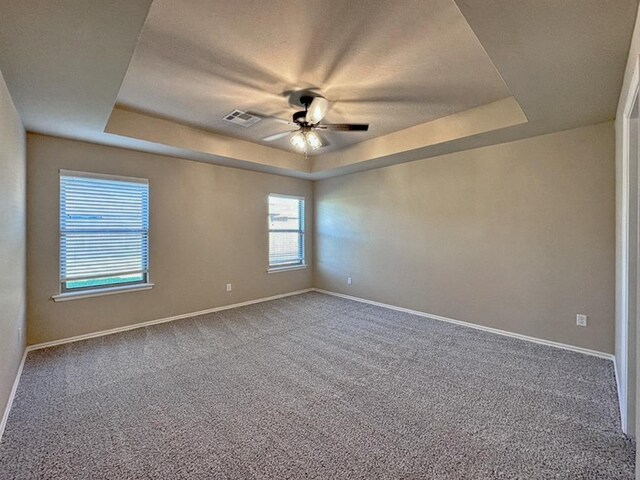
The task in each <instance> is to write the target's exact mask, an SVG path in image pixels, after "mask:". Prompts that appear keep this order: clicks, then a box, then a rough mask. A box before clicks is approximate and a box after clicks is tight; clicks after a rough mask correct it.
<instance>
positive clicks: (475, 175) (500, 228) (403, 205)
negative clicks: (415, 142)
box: [314, 122, 615, 353]
mask: <svg viewBox="0 0 640 480" xmlns="http://www.w3.org/2000/svg"><path fill="white" fill-rule="evenodd" d="M314 197H315V204H316V224H315V242H314V244H315V260H316V266H315V270H314V275H315V277H314V285H315V286H316V287H319V288H323V289H327V290H331V291H335V292H341V293H344V294H349V295H354V296H357V297H363V298H366V299H370V300H375V301H379V302H384V303H388V304H393V305H397V306H402V307H406V308H411V309H415V310H419V311H423V312H428V313H432V314H436V315H442V316H445V317H450V318H454V319H458V320H463V321H467V322H473V323H477V324H481V325H486V326H489V327H494V328H499V329H504V330H508V331H510V332H516V333H520V334H524V335H530V336H534V337H539V338H543V339H548V340H552V341H557V342H562V343H567V344H571V345H576V346H580V347H586V348H590V349H594V350H598V351H602V352H607V353H610V352H613V349H614V242H615V237H614V131H613V123H611V122H610V123H604V124H600V125H594V126H589V127H584V128H579V129H575V130H570V131H565V132H560V133H554V134H550V135H545V136H540V137H535V138H530V139H525V140H520V141H516V142H512V143H506V144H502V145H495V146H490V147H484V148H479V149H475V150H470V151H465V152H459V153H455V154H450V155H444V156H441V157H436V158H431V159H426V160H421V161H417V162H412V163H407V164H402V165H396V166H392V167H387V168H382V169H378V170H372V171H368V172H363V173H356V174H352V175H347V176H343V177H337V178H332V179H328V180H323V181H320V182H317V183H316V184H315V185H314ZM347 276H352V277H353V284H352V285H350V286H349V285H347V282H346V279H347ZM577 313H583V314H586V315H588V316H589V326H588V327H586V328H581V327H577V326H576V324H575V323H576V314H577Z"/></svg>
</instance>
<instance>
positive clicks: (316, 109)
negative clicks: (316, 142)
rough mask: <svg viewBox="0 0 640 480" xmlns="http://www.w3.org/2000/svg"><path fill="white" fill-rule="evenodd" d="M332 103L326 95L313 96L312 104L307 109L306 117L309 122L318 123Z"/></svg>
mask: <svg viewBox="0 0 640 480" xmlns="http://www.w3.org/2000/svg"><path fill="white" fill-rule="evenodd" d="M330 106H331V104H330V103H329V100H327V99H326V98H324V97H313V100H312V101H311V105H309V108H308V109H307V116H306V118H305V120H306V122H307V123H310V124H314V125H315V124H316V123H318V122H320V120H322V119H323V118H324V116H325V115H326V114H327V112H328V111H329V107H330Z"/></svg>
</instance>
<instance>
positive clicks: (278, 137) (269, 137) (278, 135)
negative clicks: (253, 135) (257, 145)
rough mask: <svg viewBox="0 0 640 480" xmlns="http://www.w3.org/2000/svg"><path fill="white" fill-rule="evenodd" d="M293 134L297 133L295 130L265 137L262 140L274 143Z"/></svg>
mask: <svg viewBox="0 0 640 480" xmlns="http://www.w3.org/2000/svg"><path fill="white" fill-rule="evenodd" d="M292 132H295V130H289V131H288V132H280V133H276V134H274V135H269V136H268V137H264V138H263V139H262V140H264V141H265V142H273V141H275V140H280V139H281V138H284V137H286V136H287V135H289V134H290V133H292Z"/></svg>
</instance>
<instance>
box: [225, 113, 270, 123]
mask: <svg viewBox="0 0 640 480" xmlns="http://www.w3.org/2000/svg"><path fill="white" fill-rule="evenodd" d="M224 120H226V121H227V122H231V123H235V124H236V125H241V126H243V127H250V126H251V125H253V124H255V123H258V122H259V121H260V120H261V118H260V117H258V116H256V115H251V114H250V113H246V112H242V111H240V110H234V111H233V112H231V113H230V114H229V115H225V116H224Z"/></svg>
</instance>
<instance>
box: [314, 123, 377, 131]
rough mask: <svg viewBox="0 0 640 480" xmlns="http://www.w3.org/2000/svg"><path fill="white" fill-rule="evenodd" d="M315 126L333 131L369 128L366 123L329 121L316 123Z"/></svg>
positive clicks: (364, 129)
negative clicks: (327, 122)
mask: <svg viewBox="0 0 640 480" xmlns="http://www.w3.org/2000/svg"><path fill="white" fill-rule="evenodd" d="M315 128H318V129H320V130H331V131H334V132H366V131H367V130H369V124H368V123H329V124H326V125H317V126H316V127H315Z"/></svg>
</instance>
